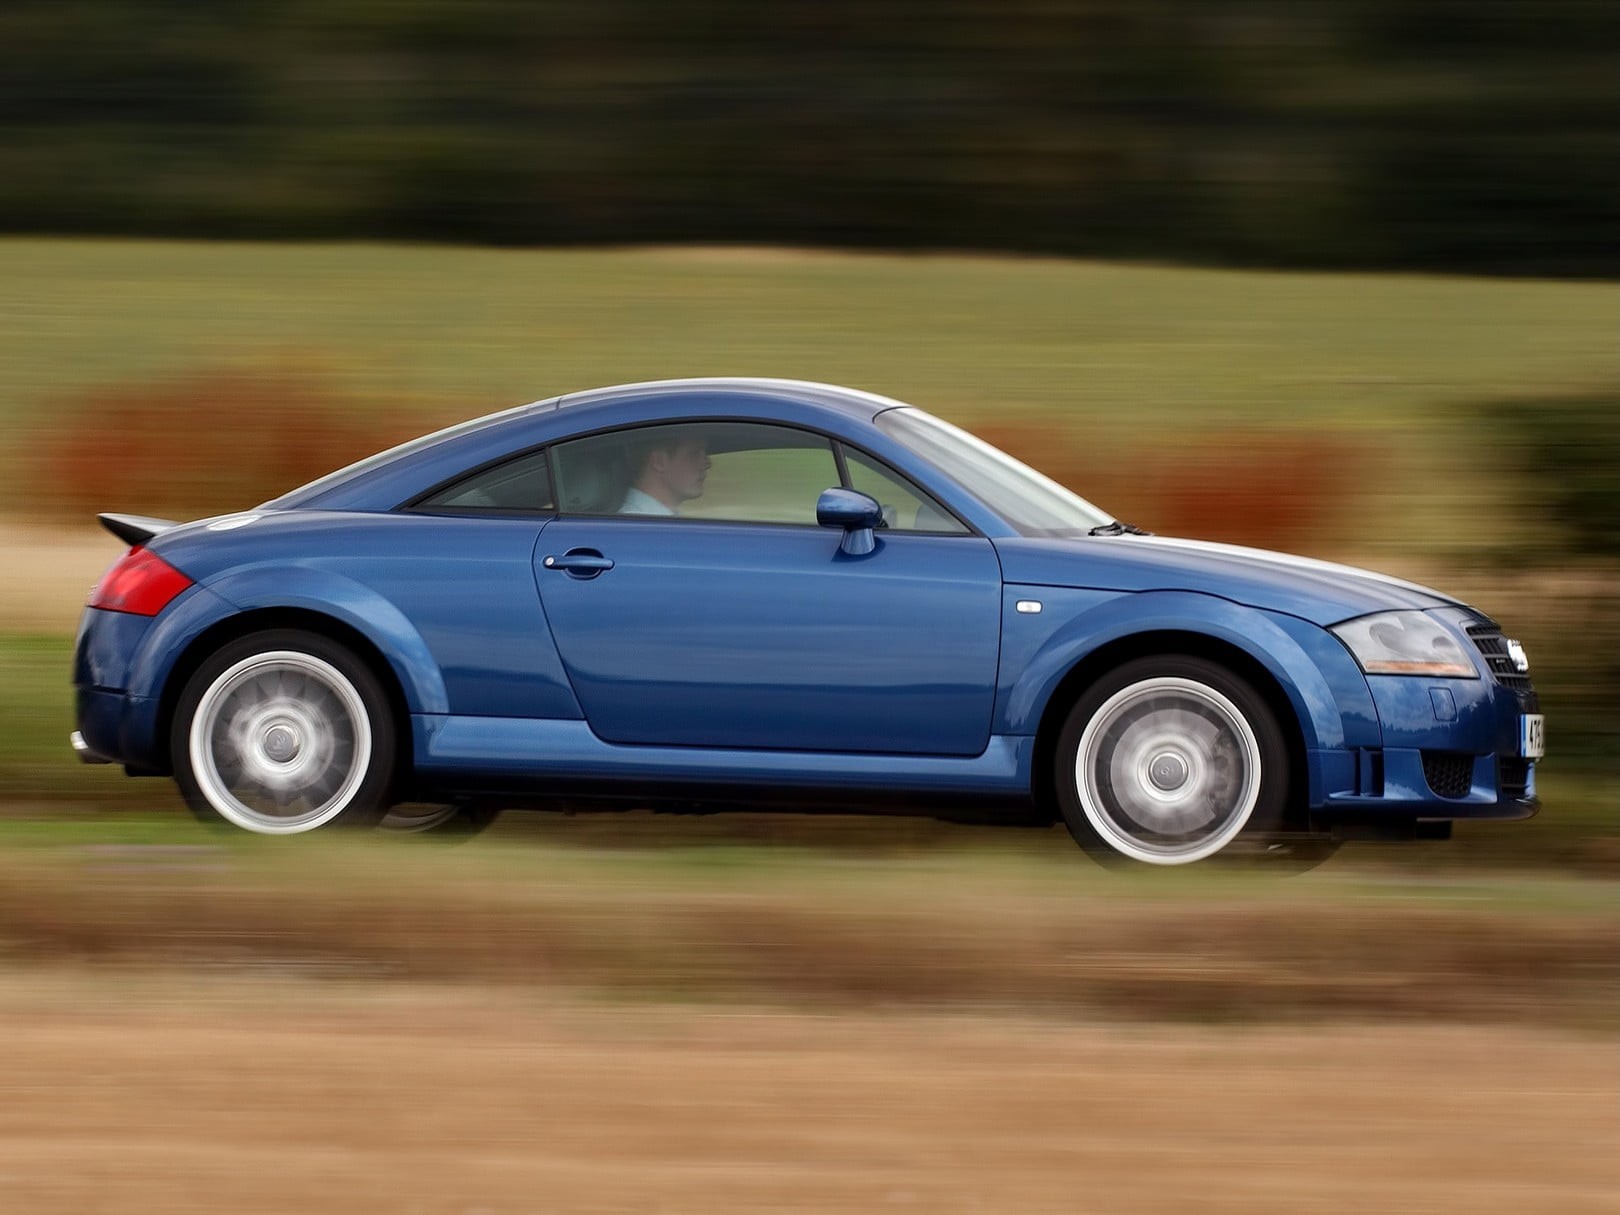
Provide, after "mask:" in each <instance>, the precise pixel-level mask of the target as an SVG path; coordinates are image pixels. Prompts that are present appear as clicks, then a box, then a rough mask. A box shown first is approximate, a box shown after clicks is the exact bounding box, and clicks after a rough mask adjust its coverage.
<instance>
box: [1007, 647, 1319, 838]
mask: <svg viewBox="0 0 1620 1215" xmlns="http://www.w3.org/2000/svg"><path fill="white" fill-rule="evenodd" d="M1172 654H1184V655H1188V656H1191V657H1194V658H1203V659H1207V660H1208V661H1210V662H1215V663H1218V664H1220V665H1221V666H1223V667H1225V668H1226V669H1227V670H1229V671H1231V672H1232V673H1233V674H1235V675H1237V676H1239V677H1240V678H1241V679H1243V680H1244V682H1246V683H1248V684H1249V685H1250V686H1251V687H1253V688H1254V690H1255V691H1256V692H1257V693H1259V695H1260V696H1261V697H1262V698H1263V699H1264V700H1265V702H1266V706H1267V708H1269V709H1270V710H1271V711H1272V714H1273V715H1274V716H1275V717H1276V719H1277V724H1278V725H1279V726H1281V727H1282V731H1283V737H1284V740H1285V745H1286V747H1287V749H1288V799H1287V810H1286V813H1287V814H1288V815H1289V816H1290V818H1294V817H1295V816H1298V817H1299V818H1300V820H1301V824H1303V818H1304V816H1305V815H1306V814H1307V812H1308V807H1309V800H1310V768H1309V762H1310V761H1309V756H1308V755H1307V753H1306V750H1307V749H1306V742H1305V732H1304V728H1303V727H1302V725H1301V723H1300V718H1299V713H1298V711H1297V710H1296V708H1295V706H1294V704H1293V702H1292V701H1291V700H1290V698H1289V695H1288V692H1287V690H1286V689H1285V688H1284V687H1283V684H1282V682H1281V681H1280V680H1279V679H1278V678H1277V676H1276V675H1275V674H1274V673H1273V672H1272V671H1271V670H1269V669H1268V668H1267V667H1266V665H1265V664H1264V663H1262V662H1261V661H1260V660H1259V659H1257V658H1256V657H1255V656H1254V655H1253V654H1251V653H1249V652H1248V651H1247V650H1245V649H1243V647H1241V646H1239V645H1236V644H1235V643H1233V642H1230V641H1227V640H1224V639H1222V638H1220V637H1214V636H1211V635H1210V634H1208V633H1200V632H1197V631H1194V630H1186V629H1153V630H1148V631H1145V632H1140V633H1131V634H1127V635H1126V636H1123V637H1117V638H1114V639H1113V640H1111V641H1108V642H1106V643H1104V644H1103V645H1100V646H1098V647H1097V648H1096V649H1094V650H1092V651H1090V652H1089V653H1087V654H1086V655H1084V656H1083V657H1082V658H1080V659H1079V661H1077V662H1075V663H1074V664H1073V665H1072V666H1071V667H1070V668H1069V669H1068V671H1067V672H1066V673H1065V674H1064V675H1063V677H1062V678H1061V679H1059V680H1058V683H1057V686H1056V687H1055V688H1054V689H1053V690H1052V693H1051V695H1050V696H1049V697H1048V698H1047V701H1046V705H1045V707H1044V709H1043V710H1042V712H1041V717H1040V722H1039V725H1038V727H1037V729H1036V731H1035V750H1034V755H1033V760H1032V763H1033V772H1032V782H1033V788H1032V790H1031V792H1032V793H1033V795H1034V798H1035V801H1036V804H1037V805H1038V806H1040V807H1041V809H1042V812H1043V814H1048V815H1050V816H1051V821H1052V822H1058V821H1060V820H1061V817H1062V816H1061V814H1060V812H1059V810H1058V800H1057V748H1058V737H1059V735H1060V734H1061V733H1062V732H1063V724H1064V722H1065V721H1066V720H1067V718H1068V715H1069V711H1070V709H1072V708H1073V707H1074V706H1075V704H1076V703H1077V702H1078V701H1079V699H1080V697H1081V696H1082V695H1083V694H1084V692H1085V690H1086V689H1087V688H1089V687H1091V686H1092V684H1094V683H1096V682H1097V680H1099V679H1101V678H1102V677H1103V676H1105V675H1107V674H1108V672H1110V671H1112V670H1115V669H1116V668H1118V667H1120V666H1122V665H1124V664H1125V663H1127V662H1130V661H1132V660H1134V659H1137V658H1149V657H1153V656H1156V655H1172Z"/></svg>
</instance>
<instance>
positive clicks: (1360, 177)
mask: <svg viewBox="0 0 1620 1215" xmlns="http://www.w3.org/2000/svg"><path fill="white" fill-rule="evenodd" d="M1617 80H1620V5H1617V4H1615V3H1613V2H1612V0H1468V2H1460V0H780V2H776V3H772V2H770V0H210V2H209V3H206V4H199V3H196V0H44V2H42V0H13V2H12V3H9V4H7V5H5V6H3V7H0V124H3V133H0V228H3V229H6V230H11V231H40V232H58V233H61V232H100V233H152V234H169V235H177V236H221V237H223V236H231V237H367V238H373V237H390V238H411V239H428V240H451V241H476V242H495V243H548V244H550V243H570V242H610V243H618V242H646V241H652V242H664V241H727V242H732V241H741V242H772V243H777V242H786V243H807V244H837V245H845V246H884V247H899V248H904V247H931V248H972V249H999V250H1019V251H1039V252H1052V253H1061V254H1075V255H1087V256H1110V257H1113V256H1122V257H1148V258H1168V259H1181V260H1191V261H1219V262H1248V263H1255V264H1275V265H1317V266H1331V265H1340V266H1369V267H1374V266H1376V267H1390V266H1399V267H1413V268H1419V267H1422V268H1447V269H1461V270H1471V271H1486V272H1505V273H1520V274H1556V275H1582V276H1595V275H1604V276H1607V275H1614V274H1616V273H1620V241H1616V239H1615V234H1616V232H1617V231H1620V222H1617V221H1620V102H1617V93H1620V90H1617V89H1616V81H1617Z"/></svg>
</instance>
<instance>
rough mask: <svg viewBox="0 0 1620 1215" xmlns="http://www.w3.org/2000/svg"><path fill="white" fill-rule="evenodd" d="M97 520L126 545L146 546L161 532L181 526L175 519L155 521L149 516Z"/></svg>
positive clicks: (108, 516) (112, 517)
mask: <svg viewBox="0 0 1620 1215" xmlns="http://www.w3.org/2000/svg"><path fill="white" fill-rule="evenodd" d="M96 518H97V519H99V520H101V526H102V527H104V528H106V529H107V530H108V531H110V532H111V533H112V534H113V535H115V536H117V537H118V538H119V539H120V540H122V541H123V542H124V543H125V544H145V543H146V542H147V541H148V540H150V539H151V538H152V537H153V536H155V535H157V534H158V533H159V532H166V531H168V530H169V529H170V528H171V527H179V526H180V525H179V524H178V523H176V522H175V521H174V520H173V519H153V518H151V517H150V516H148V515H97V516H96Z"/></svg>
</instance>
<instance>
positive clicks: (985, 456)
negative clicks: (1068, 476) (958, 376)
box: [875, 406, 1112, 536]
mask: <svg viewBox="0 0 1620 1215" xmlns="http://www.w3.org/2000/svg"><path fill="white" fill-rule="evenodd" d="M875 421H876V423H877V428H878V429H879V430H881V431H882V432H883V433H884V434H886V435H888V436H890V437H891V438H894V439H898V440H899V441H900V442H901V443H904V444H905V445H906V446H907V447H909V448H910V449H911V450H912V451H914V452H916V453H917V454H918V455H919V456H922V457H923V458H924V459H925V460H927V461H928V462H929V463H930V464H932V465H933V466H934V467H935V468H937V469H939V470H940V471H941V472H942V473H944V474H945V475H946V476H948V477H950V478H951V479H952V480H953V481H955V482H956V483H957V484H958V485H960V486H961V487H962V488H963V489H965V490H967V491H968V493H970V494H972V495H973V496H974V497H975V498H977V499H978V500H979V501H980V502H983V503H984V504H985V505H986V506H988V507H989V508H990V509H991V510H993V511H995V512H996V514H998V515H1000V516H1001V517H1002V518H1003V519H1004V520H1006V521H1007V523H1008V524H1009V525H1011V526H1012V527H1014V528H1016V529H1017V531H1018V533H1019V534H1020V535H1023V536H1073V535H1081V536H1083V535H1085V534H1086V533H1087V532H1089V531H1090V530H1091V529H1092V528H1094V527H1098V526H1100V525H1102V524H1104V523H1108V522H1109V521H1110V520H1111V518H1112V516H1110V515H1109V514H1108V513H1107V512H1105V511H1100V510H1098V509H1097V508H1096V507H1095V506H1093V505H1092V504H1091V503H1089V502H1087V501H1086V500H1085V499H1084V498H1082V497H1080V495H1078V494H1074V493H1070V492H1069V491H1068V490H1066V489H1064V488H1063V486H1061V485H1059V484H1058V483H1057V482H1056V481H1054V480H1052V478H1050V477H1047V476H1043V475H1042V474H1040V473H1038V472H1036V471H1035V470H1034V469H1033V468H1031V467H1029V465H1027V464H1021V463H1019V462H1018V461H1017V460H1015V459H1013V458H1012V457H1011V456H1009V455H1008V454H1007V453H1006V452H1004V451H1001V450H999V449H998V448H995V447H992V446H990V444H988V443H986V442H985V441H984V440H983V439H979V438H975V437H974V436H973V435H970V434H968V432H967V431H965V430H961V429H959V428H958V427H955V426H952V425H951V424H950V423H949V422H942V421H940V420H939V419H938V418H936V417H934V416H933V415H932V414H928V413H924V412H923V411H922V410H920V409H913V408H911V407H909V406H907V407H905V408H902V409H888V410H885V411H884V412H882V413H880V414H878V416H877V418H876V419H875Z"/></svg>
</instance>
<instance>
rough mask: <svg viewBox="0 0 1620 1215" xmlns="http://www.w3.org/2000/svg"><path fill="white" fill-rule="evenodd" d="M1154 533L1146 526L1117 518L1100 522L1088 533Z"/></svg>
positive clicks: (1113, 534)
mask: <svg viewBox="0 0 1620 1215" xmlns="http://www.w3.org/2000/svg"><path fill="white" fill-rule="evenodd" d="M1152 534H1153V533H1152V532H1150V531H1148V530H1147V529H1146V528H1143V527H1137V526H1135V525H1134V524H1131V523H1121V522H1120V521H1119V520H1118V519H1115V520H1114V521H1113V522H1112V523H1099V524H1098V525H1097V526H1096V527H1094V528H1092V529H1091V530H1090V531H1089V532H1087V533H1086V535H1088V536H1151V535H1152Z"/></svg>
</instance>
